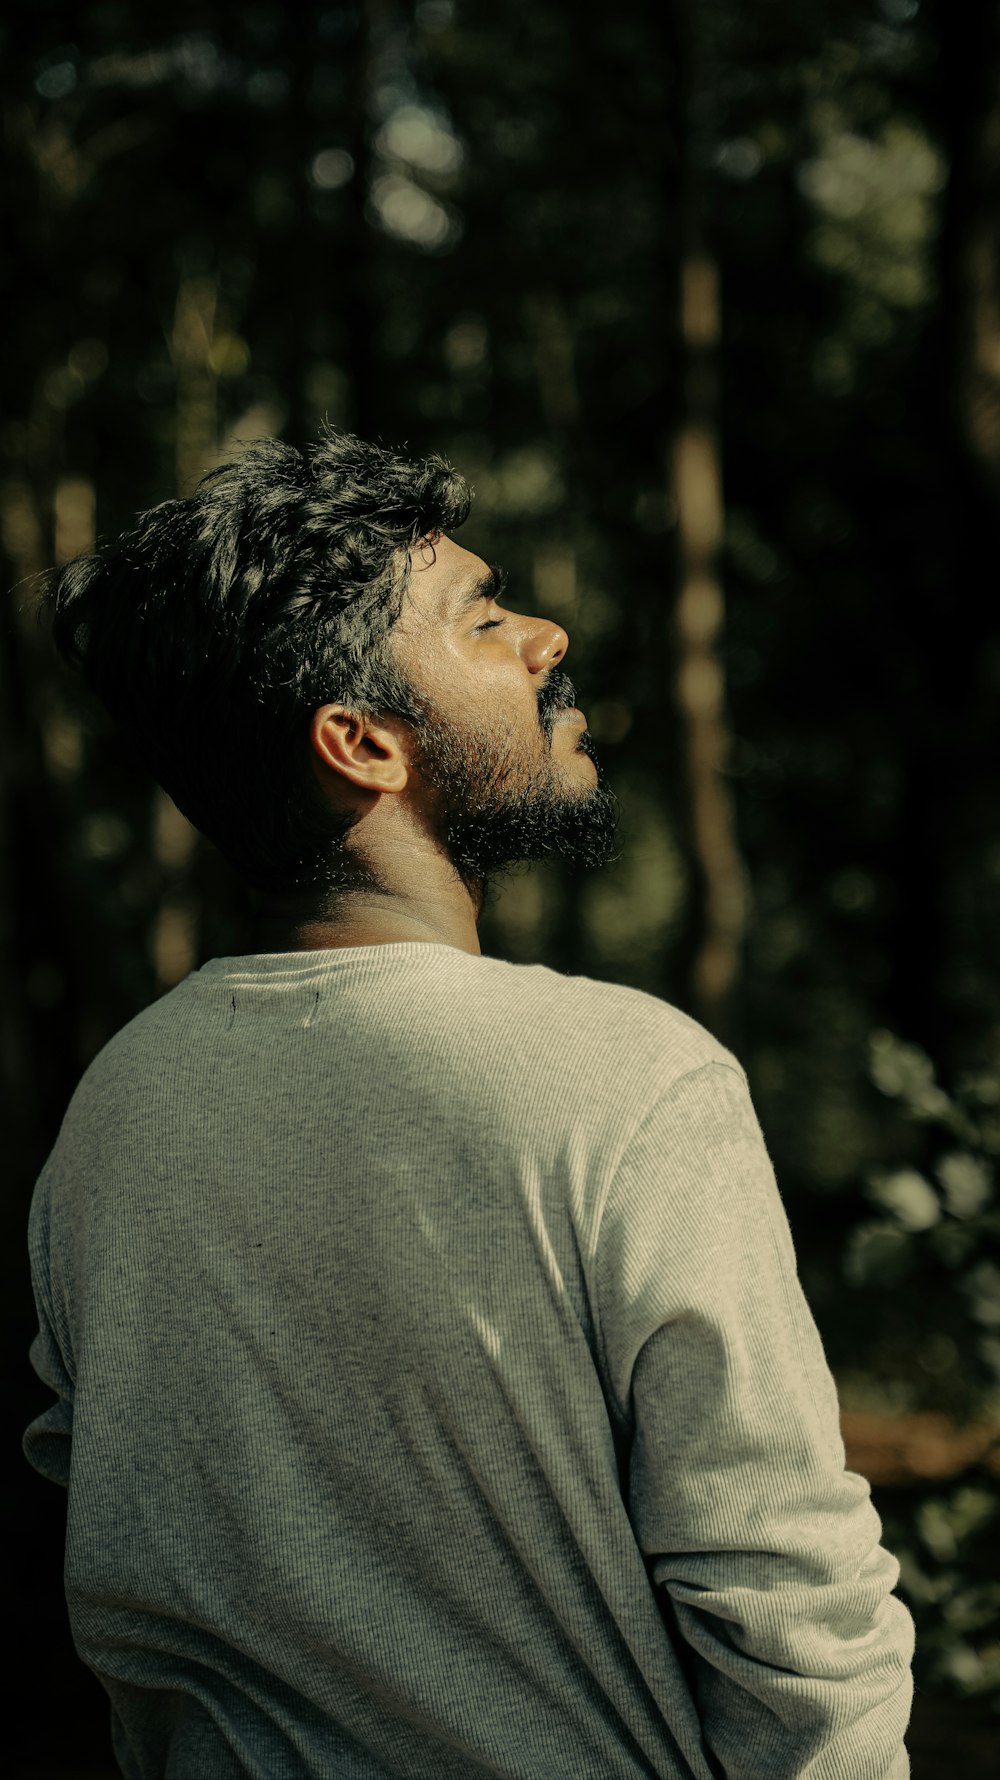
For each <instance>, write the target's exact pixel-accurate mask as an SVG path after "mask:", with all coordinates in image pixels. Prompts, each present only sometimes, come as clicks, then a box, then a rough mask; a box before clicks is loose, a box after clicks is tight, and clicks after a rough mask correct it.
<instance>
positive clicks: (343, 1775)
mask: <svg viewBox="0 0 1000 1780" xmlns="http://www.w3.org/2000/svg"><path fill="white" fill-rule="evenodd" d="M31 1246H32V1259H33V1270H34V1281H35V1290H36V1295H37V1302H38V1310H39V1321H40V1332H39V1335H38V1337H37V1339H36V1341H35V1343H34V1345H33V1348H32V1358H33V1361H34V1364H35V1367H36V1369H37V1371H38V1373H39V1374H40V1376H41V1377H42V1379H44V1380H45V1382H46V1383H47V1384H48V1385H49V1386H51V1388H52V1389H53V1390H54V1391H55V1392H56V1394H57V1398H58V1401H57V1403H56V1405H55V1406H54V1407H52V1408H51V1409H49V1410H48V1411H47V1412H46V1413H45V1414H43V1415H41V1416H40V1417H39V1419H38V1420H37V1421H35V1422H34V1423H33V1424H32V1426H31V1428H30V1429H29V1430H28V1434H27V1436H26V1450H27V1452H28V1456H29V1457H30V1459H31V1460H32V1462H33V1463H34V1464H35V1465H36V1466H37V1467H38V1469H39V1470H41V1471H43V1472H44V1473H45V1474H46V1475H47V1476H49V1477H52V1478H55V1479H57V1480H58V1481H59V1482H61V1483H68V1485H69V1520H68V1535H67V1552H66V1587H67V1596H68V1603H69V1612H70V1618H71V1623H72V1629H73V1635H74V1638H75V1641H76V1645H77V1648H78V1650H79V1653H80V1655H81V1657H82V1658H83V1660H84V1661H85V1662H86V1663H88V1664H89V1665H90V1667H91V1668H92V1669H93V1670H94V1671H95V1673H96V1674H97V1675H98V1676H99V1677H100V1679H101V1681H102V1682H103V1683H104V1686H105V1687H106V1688H107V1691H108V1693H109V1695H110V1697H111V1702H112V1723H113V1732H114V1743H115V1749H116V1753H117V1756H118V1760H119V1763H120V1766H121V1768H122V1771H123V1773H124V1774H125V1775H126V1776H128V1780H161V1777H170V1780H235V1777H237V1776H239V1777H240V1780H243V1777H246V1776H251V1777H253V1780H306V1777H308V1780H388V1777H389V1776H396V1777H399V1776H402V1777H404V1780H638V1777H639V1776H643V1777H644V1780H648V1777H652V1776H656V1777H658V1780H711V1777H712V1776H716V1777H717V1776H720V1775H724V1776H728V1777H729V1780H793V1776H794V1777H795V1780H900V1777H901V1776H904V1775H906V1774H907V1772H908V1764H907V1760H906V1756H905V1753H904V1752H903V1746H902V1737H903V1732H904V1729H905V1725H906V1720H907V1715H908V1709H909V1698H910V1684H909V1666H908V1665H909V1658H910V1654H911V1643H912V1628H911V1623H910V1620H909V1617H908V1615H907V1614H906V1612H905V1611H904V1609H903V1607H902V1606H901V1605H900V1603H899V1602H898V1601H897V1600H896V1599H895V1598H894V1597H893V1595H892V1594H891V1590H892V1588H893V1585H894V1583H895V1580H896V1576H897V1566H896V1564H895V1562H894V1560H893V1559H892V1558H891V1557H890V1556H889V1555H888V1554H887V1553H886V1552H885V1551H884V1550H882V1549H881V1548H880V1545H879V1537H880V1531H881V1529H880V1526H879V1522H878V1519H877V1517H876V1515H875V1512H874V1510H873V1508H872V1506H871V1503H870V1500H869V1492H868V1488H867V1485H866V1484H865V1483H864V1482H863V1481H862V1480H861V1479H860V1478H858V1477H855V1476H852V1475H851V1474H850V1473H845V1470H844V1452H843V1447H842V1445H841V1441H840V1435H839V1428H838V1417H837V1404H836V1398H835V1392H834V1388H833V1384H832V1380H831V1378H830V1374H829V1371H828V1369H827V1366H826V1363H825V1360H824V1357H823V1353H822V1349H821V1347H820V1343H819V1339H818V1336H817V1333H816V1329H815V1326H814V1324H813V1321H812V1318H811V1316H810V1314H809V1311H808V1309H807V1307H806V1304H805V1302H804V1299H803V1297H802V1294H801V1291H800V1287H799V1285H798V1281H797V1278H796V1273H795V1263H794V1256H793V1252H792V1247H791V1242H790V1238H789V1233H788V1227H787V1223H786V1220H785V1217H784V1213H783V1211H782V1207H781V1202H780V1199H779V1197H778V1193H777V1190H776V1187H775V1182H774V1176H773V1173H772V1170H771V1167H770V1164H769V1162H768V1158H767V1153H766V1150H765V1147H764V1143H763V1140H762V1137H761V1134H760V1130H759V1126H758V1124H757V1121H756V1118H755V1115H754V1112H753V1109H752V1106H751V1103H750V1099H749V1095H748V1092H747V1087H746V1081H745V1077H744V1074H743V1071H742V1069H741V1068H740V1065H739V1064H738V1062H737V1061H736V1059H735V1057H733V1056H732V1054H731V1053H730V1052H729V1051H727V1050H725V1049H724V1048H723V1047H722V1046H721V1045H719V1044H718V1043H717V1042H716V1041H715V1040H714V1039H713V1038H712V1037H711V1036H710V1035H709V1034H708V1033H707V1032H706V1031H705V1030H704V1029H703V1028H702V1027H700V1026H699V1025H697V1024H696V1023H695V1022H694V1021H693V1020H691V1019H689V1018H687V1017H686V1016H685V1015H683V1014H681V1013H679V1012H678V1011H677V1010H676V1009H674V1008H672V1007H670V1006H668V1005H666V1004H665V1003H663V1002H660V1001H657V1000H655V999H654V998H653V997H651V996H647V995H643V994H640V993H637V992H635V991H633V990H627V989H621V988H615V987H612V986H609V985H607V984H603V983H596V982H591V981H589V980H587V979H585V978H572V977H563V976H560V975H557V974H556V973H554V972H552V971H549V970H545V969H541V968H536V967H530V968H529V967H524V966H515V965H510V964H505V963H501V962H499V961H497V960H494V959H486V958H476V957H471V956H468V955H467V954H465V953H463V952H460V951H458V950H455V949H452V948H450V947H447V946H437V945H421V944H399V945H387V946H373V947H366V948H358V949H353V950H340V951H336V950H334V951H323V952H306V953H295V954H288V955H280V954H268V955H263V956H253V957H238V958H217V959H214V960H213V961H212V962H211V963H210V964H207V965H206V966H205V967H204V968H203V969H202V970H200V971H197V972H195V973H193V974H192V975H191V976H189V977H188V978H187V979H186V980H185V981H184V982H183V983H182V984H180V986H179V987H178V988H176V989H175V990H173V991H172V992H171V993H170V994H168V995H166V996H164V997H163V998H162V999H161V1000H160V1001H158V1002H156V1003H155V1004H154V1005H153V1006H152V1007H150V1008H149V1009H147V1010H146V1012H145V1013H143V1014H141V1015H140V1016H139V1017H138V1018H137V1019H135V1020H133V1021H132V1022H131V1024H130V1025H128V1026H127V1027H126V1028H125V1029H124V1031H122V1032H121V1033H119V1034H118V1036H117V1037H116V1038H115V1039H113V1040H112V1042H111V1043H110V1044H109V1045H108V1046H107V1047H106V1048H105V1049H104V1050H103V1051H102V1053H101V1054H100V1056H99V1057H98V1058H97V1059H96V1061H95V1062H94V1063H93V1064H92V1065H91V1067H90V1068H89V1070H88V1071H87V1073H86V1075H85V1076H84V1078H83V1080H82V1082H81V1084H80V1086H79V1088H78V1089H77V1092H76V1094H75V1096H74V1098H73V1101H72V1103H71V1105H70V1108H69V1110H68V1112H67V1115H66V1118H65V1121H64V1124H63V1127H62V1131H61V1133H60V1136H59V1139H58V1141H57V1143H56V1146H55V1148H54V1150H53V1152H52V1155H51V1156H50V1158H49V1160H48V1162H47V1164H46V1166H45V1169H44V1171H43V1174H42V1176H41V1178H40V1180H39V1183H38V1187H37V1190H36V1195H35V1201H34V1206H33V1210H32V1220H31Z"/></svg>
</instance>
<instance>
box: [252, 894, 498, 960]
mask: <svg viewBox="0 0 1000 1780" xmlns="http://www.w3.org/2000/svg"><path fill="white" fill-rule="evenodd" d="M449 891H450V892H451V893H450V894H449V893H448V892H446V893H445V894H444V895H441V894H440V893H439V894H438V895H437V896H435V897H434V899H433V900H431V899H429V898H424V897H421V896H420V895H417V894H410V895H406V894H404V895H398V894H387V893H383V892H381V891H376V890H350V891H345V892H344V893H343V894H342V895H341V896H339V897H337V898H336V899H335V900H333V901H331V903H330V904H329V905H328V907H326V908H325V909H324V910H323V911H322V912H311V913H309V912H302V913H295V912H294V911H293V910H291V909H290V908H289V907H288V906H287V905H286V906H284V907H281V908H276V907H274V906H269V905H265V904H263V903H258V904H257V906H256V907H255V909H254V917H253V924H252V927H251V932H250V949H251V951H254V952H312V951H320V950H325V949H326V948H327V947H334V946H390V945H395V944H399V943H400V942H401V941H416V942H418V943H420V942H422V943H423V944H425V945H437V946H455V947H457V949H458V950H459V951H461V952H472V953H474V954H476V955H478V954H479V952H480V950H481V948H480V944H479V934H478V931H477V926H476V923H477V921H478V918H479V915H480V913H481V910H482V904H483V889H482V886H480V885H471V886H469V885H464V884H462V883H461V882H460V881H457V882H456V884H455V886H454V888H452V887H450V886H449Z"/></svg>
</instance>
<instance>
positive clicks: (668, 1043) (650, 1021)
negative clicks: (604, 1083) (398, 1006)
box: [483, 959, 743, 1091]
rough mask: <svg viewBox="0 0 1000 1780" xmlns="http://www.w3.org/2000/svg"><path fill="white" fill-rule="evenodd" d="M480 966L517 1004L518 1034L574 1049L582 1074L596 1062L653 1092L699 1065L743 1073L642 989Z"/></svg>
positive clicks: (716, 1043) (692, 1025) (533, 968)
mask: <svg viewBox="0 0 1000 1780" xmlns="http://www.w3.org/2000/svg"><path fill="white" fill-rule="evenodd" d="M483 962H484V963H485V964H487V965H489V966H490V967H491V969H493V970H495V971H496V972H497V973H498V978H499V980H501V981H502V984H503V989H504V991H505V992H506V993H507V994H510V995H511V996H513V997H515V998H517V999H518V1000H519V1001H520V1002H521V1003H522V1006H523V1012H524V1021H525V1026H526V1029H529V1030H534V1031H536V1032H538V1033H539V1035H540V1036H542V1038H543V1042H544V1041H545V1040H551V1038H552V1037H553V1036H555V1035H557V1034H562V1035H564V1036H565V1038H566V1039H567V1040H568V1041H570V1042H575V1046H578V1047H579V1052H578V1054H579V1060H580V1063H581V1065H583V1064H586V1065H587V1066H588V1067H587V1073H588V1074H592V1073H593V1067H594V1064H595V1063H599V1064H600V1066H601V1067H602V1068H603V1069H604V1070H605V1071H608V1072H610V1073H611V1074H612V1075H615V1076H617V1075H620V1074H621V1073H622V1072H626V1073H628V1074H631V1075H636V1074H641V1075H643V1076H645V1078H646V1080H647V1082H648V1083H649V1085H650V1086H653V1085H654V1084H655V1086H656V1087H658V1088H659V1089H660V1090H661V1091H662V1090H665V1089H667V1088H668V1087H669V1085H670V1083H671V1082H672V1081H675V1080H677V1079H678V1078H679V1077H681V1076H683V1075H687V1074H689V1073H690V1071H692V1070H694V1069H700V1068H702V1067H703V1066H704V1065H706V1064H711V1063H715V1064H724V1065H726V1066H728V1067H729V1068H730V1069H735V1070H737V1071H738V1072H739V1073H740V1074H741V1075H742V1074H743V1067H742V1064H741V1063H740V1062H739V1060H738V1058H737V1057H736V1056H735V1055H734V1053H733V1052H732V1051H730V1050H729V1049H727V1047H726V1046H725V1045H724V1044H722V1043H721V1041H720V1040H719V1039H717V1038H716V1037H715V1036H714V1034H713V1033H711V1032H710V1031H709V1030H708V1028H707V1027H706V1026H703V1025H702V1024H701V1022H700V1021H698V1020H696V1019H694V1018H693V1017H692V1015H690V1014H687V1013H685V1012H684V1011H683V1009H681V1008H679V1007H676V1006H675V1005H674V1004H673V1003H672V1002H669V1001H665V1000H664V999H663V998H662V997H660V996H658V995H653V994H651V993H650V992H649V991H647V990H644V989H636V988H631V987H628V986H626V985H625V984H623V983H610V982H604V981H601V980H599V979H598V978H595V977H587V976H569V975H564V974H563V973H561V972H559V971H556V970H552V969H550V968H549V967H548V966H546V965H540V964H534V965H524V964H508V963H506V962H504V961H502V960H499V959H488V960H484V961H483Z"/></svg>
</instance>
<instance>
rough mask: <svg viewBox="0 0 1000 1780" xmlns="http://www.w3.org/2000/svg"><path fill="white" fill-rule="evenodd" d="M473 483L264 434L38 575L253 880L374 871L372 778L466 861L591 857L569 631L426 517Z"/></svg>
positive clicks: (442, 516) (75, 636) (465, 505)
mask: <svg viewBox="0 0 1000 1780" xmlns="http://www.w3.org/2000/svg"><path fill="white" fill-rule="evenodd" d="M469 501H470V496H469V491H468V489H467V488H466V485H465V483H464V482H463V480H462V478H461V477H460V476H458V475H457V474H456V473H455V472H454V471H453V470H452V469H451V468H450V467H449V466H448V465H447V464H446V463H444V462H443V460H441V459H440V458H427V459H424V460H422V461H416V462H409V461H407V460H405V459H403V458H401V457H398V456H395V455H393V454H391V453H389V452H387V451H385V450H383V449H382V448H380V447H376V446H373V445H368V444H366V443H364V442H362V441H361V440H359V439H356V438H353V437H351V436H350V435H345V434H335V433H332V432H328V433H327V434H326V435H325V436H324V437H323V438H322V439H321V441H320V442H319V443H318V444H317V445H316V446H315V447H314V448H313V449H312V450H311V451H310V453H309V454H308V455H307V456H302V455H301V454H300V453H299V452H297V451H295V450H293V449H292V448H291V447H290V446H287V445H284V444H281V443H280V442H278V441H277V440H264V441H260V442H258V443H256V444H254V445H252V446H250V447H249V448H248V449H247V450H246V452H245V453H244V455H243V456H242V457H240V458H239V459H238V460H237V461H236V462H234V463H232V464H228V465H226V466H224V467H223V468H222V469H220V470H217V471H214V472H213V473H212V474H211V475H209V476H207V477H206V478H205V479H204V481H203V482H202V483H201V485H200V487H199V488H198V489H197V491H196V492H195V493H194V494H193V495H192V496H191V497H189V498H188V499H187V500H183V501H168V502H166V503H164V504H163V505H162V506H160V507H156V508H154V509H153V510H152V511H151V512H149V513H145V514H143V515H141V516H140V518H139V520H138V521H137V524H136V526H135V527H134V529H133V530H132V531H130V532H129V533H127V534H126V535H125V536H124V537H122V538H120V539H119V540H118V541H117V543H116V544H113V545H109V546H102V547H101V548H100V549H99V550H98V552H97V553H96V554H95V555H93V556H85V557H80V558H78V559H77V560H76V561H75V562H72V563H70V564H68V565H67V567H66V568H65V569H63V570H62V571H61V572H60V573H59V574H58V576H56V577H55V578H54V579H53V582H52V584H51V587H50V589H49V594H48V606H49V609H50V613H51V621H52V630H53V638H54V641H55V643H56V646H57V648H59V650H60V651H61V652H62V653H63V654H64V655H65V656H66V657H68V658H69V659H71V660H73V661H75V662H76V663H77V664H78V665H79V666H80V667H81V668H82V670H83V672H84V675H85V678H86V679H87V681H88V683H89V684H90V686H91V687H92V688H93V690H94V691H95V692H96V693H97V694H98V695H99V697H100V698H101V699H102V701H103V702H104V704H105V705H106V706H107V708H108V710H109V711H110V712H111V714H112V715H113V716H114V717H115V719H116V720H117V721H118V723H119V724H120V725H121V727H122V729H123V730H124V731H125V733H126V735H127V736H128V737H129V738H130V739H131V740H132V742H133V743H134V744H135V746H136V747H137V749H138V751H139V752H140V754H141V756H142V757H143V759H144V760H145V762H146V764H147V765H148V767H149V769H150V771H151V772H152V773H153V775H154V777H155V778H157V779H158V780H159V782H160V784H161V785H163V786H164V788H165V789H166V790H167V791H168V792H169V793H170V795H171V796H172V797H173V799H174V801H175V802H176V803H177V805H178V806H179V808H180V809H182V810H183V811H184V813H185V814H186V815H187V816H188V817H189V819H190V820H191V821H192V822H193V823H194V825H195V827H197V828H199V829H200V830H201V831H202V832H203V833H204V834H205V835H206V836H207V837H208V838H209V839H210V840H211V841H213V842H214V843H215V845H216V846H218V848H219V849H220V851H221V852H222V853H224V854H225V855H226V856H227V857H228V858H229V859H230V860H231V861H232V863H233V864H234V865H235V866H236V868H237V869H238V870H239V871H240V873H241V874H242V875H243V876H244V877H245V879H246V880H247V882H248V883H249V884H250V885H251V886H252V887H253V888H254V889H255V890H256V891H258V892H260V893H262V894H263V895H264V896H265V897H269V898H274V899H277V900H278V901H280V900H281V899H283V898H293V899H295V900H297V901H298V902H299V903H300V904H301V903H302V901H303V900H305V901H306V902H314V903H315V904H316V905H317V906H319V905H321V904H322V903H323V901H324V897H325V896H326V895H327V894H328V893H329V892H330V891H335V890H337V889H343V888H348V887H350V886H351V885H352V884H357V883H359V882H367V883H369V884H374V885H377V884H378V875H379V874H378V866H377V861H375V860H373V859H371V858H370V857H368V856H367V855H366V852H365V849H363V848H360V849H355V848H354V845H353V842H352V841H351V839H350V837H351V835H352V832H354V831H356V832H357V833H358V834H360V832H361V830H360V826H359V825H360V824H361V822H362V819H363V817H364V816H365V815H366V814H368V813H370V812H371V810H372V809H373V808H374V807H375V805H377V804H378V802H379V800H380V799H382V798H383V797H397V796H398V797H401V798H405V799H406V800H408V804H409V805H410V806H411V807H412V808H413V809H414V811H416V812H417V813H418V814H419V816H420V818H421V819H422V820H423V821H424V822H425V823H426V825H427V827H428V829H429V831H430V832H431V833H432V834H433V835H434V836H435V837H436V838H437V840H438V841H439V842H440V845H441V847H442V848H443V849H444V851H445V852H446V853H447V854H448V856H449V857H450V858H451V860H452V862H453V864H454V865H455V867H456V869H457V870H458V871H459V872H460V873H461V874H462V875H463V876H464V877H466V878H473V879H482V878H484V877H486V876H487V875H488V874H489V872H491V871H493V870H496V869H498V868H499V867H501V866H502V865H504V864H508V863H510V862H511V861H513V860H515V859H524V858H533V857H538V856H539V855H540V854H542V853H546V852H553V851H558V852H562V853H565V854H569V855H571V856H573V857H576V858H577V859H582V860H584V861H585V862H587V863H597V862H598V861H599V860H601V859H604V858H606V857H607V856H608V854H609V852H610V847H611V837H612V831H613V815H612V810H613V801H612V799H611V798H610V796H609V794H608V793H607V792H605V791H604V790H603V789H602V788H601V787H600V786H599V785H598V782H597V781H598V774H597V769H596V767H595V765H594V764H593V761H592V756H591V754H590V747H589V738H586V737H584V736H583V735H582V731H583V722H582V719H581V717H580V714H579V713H578V712H575V711H573V710H571V708H570V707H572V704H573V688H572V686H571V684H570V682H569V681H568V680H567V679H566V676H565V675H564V674H563V673H562V672H561V670H560V668H559V665H558V664H559V662H560V661H561V659H562V656H563V654H564V653H565V650H566V647H567V638H566V636H565V633H564V632H563V631H561V630H560V629H559V627H558V626H557V625H553V624H549V623H547V622H545V621H544V620H540V619H532V618H527V617H524V616H522V615H520V614H515V613H513V612H504V611H502V610H500V609H499V607H498V606H497V603H496V601H497V596H498V594H499V592H500V586H499V578H498V577H497V576H496V574H495V573H494V571H491V570H488V569H487V567H486V565H485V564H484V563H483V562H482V561H481V560H480V559H479V558H478V557H475V556H473V555H472V554H471V553H470V552H468V551H466V550H463V549H461V548H460V546H459V545H457V544H456V543H455V542H454V540H453V539H452V538H451V537H449V536H447V535H446V534H447V533H449V532H450V531H452V530H454V529H455V528H457V527H458V526H460V525H461V524H462V522H463V520H464V519H465V518H466V516H467V513H468V509H469Z"/></svg>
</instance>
